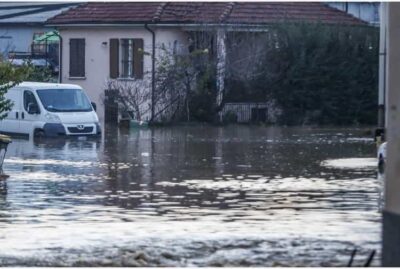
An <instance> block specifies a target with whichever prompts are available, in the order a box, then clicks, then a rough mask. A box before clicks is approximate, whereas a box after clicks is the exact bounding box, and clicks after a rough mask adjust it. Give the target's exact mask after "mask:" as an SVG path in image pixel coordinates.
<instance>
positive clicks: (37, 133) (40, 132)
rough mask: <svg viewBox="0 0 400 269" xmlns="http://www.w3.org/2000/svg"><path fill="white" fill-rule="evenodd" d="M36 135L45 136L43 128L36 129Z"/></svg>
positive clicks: (37, 136)
mask: <svg viewBox="0 0 400 269" xmlns="http://www.w3.org/2000/svg"><path fill="white" fill-rule="evenodd" d="M34 136H35V137H36V138H43V137H44V131H43V130H35V133H34Z"/></svg>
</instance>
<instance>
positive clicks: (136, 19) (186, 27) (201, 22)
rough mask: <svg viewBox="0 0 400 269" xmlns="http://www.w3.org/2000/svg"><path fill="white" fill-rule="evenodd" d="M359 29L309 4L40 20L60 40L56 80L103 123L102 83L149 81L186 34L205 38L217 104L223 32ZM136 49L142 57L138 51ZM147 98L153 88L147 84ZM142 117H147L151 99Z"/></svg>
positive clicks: (197, 5)
mask: <svg viewBox="0 0 400 269" xmlns="http://www.w3.org/2000/svg"><path fill="white" fill-rule="evenodd" d="M286 21H290V22H297V21H306V22H318V23H327V24H332V23H333V24H351V25H364V24H365V22H363V21H361V20H359V19H357V18H355V17H353V16H351V15H349V14H346V13H345V12H341V11H339V10H337V9H334V8H331V7H329V6H328V5H326V4H324V3H317V2H303V3H302V2H294V3H291V2H237V3H236V2H199V1H193V2H161V3H160V2H106V3H104V2H103V3H101V2H90V3H86V4H82V5H80V6H78V7H76V8H72V9H70V10H68V11H66V12H63V13H61V14H59V15H57V16H55V17H53V18H51V19H49V20H48V21H47V25H48V26H50V27H56V28H57V29H58V31H59V33H60V35H61V37H62V42H61V48H60V50H61V69H60V71H61V76H60V78H61V82H63V83H75V84H79V85H81V86H82V87H83V88H85V89H86V91H87V92H88V95H89V97H90V98H91V99H92V101H94V102H96V103H97V104H98V114H99V116H100V118H101V119H104V111H105V110H104V106H103V100H104V91H105V89H106V88H107V81H110V80H117V81H127V80H128V81H129V80H132V81H133V80H135V81H140V80H150V81H152V82H154V77H153V75H154V72H155V68H156V67H155V62H156V59H157V57H158V56H159V55H160V53H161V48H162V47H164V48H169V49H170V50H172V51H175V50H179V51H181V52H185V51H188V50H190V47H191V46H192V45H193V38H192V37H193V34H194V33H207V34H208V35H209V36H210V38H209V47H210V50H211V52H210V55H213V56H214V57H215V58H216V62H217V91H218V93H217V103H218V102H220V100H221V96H222V93H223V91H224V74H225V73H224V72H225V64H226V57H227V56H226V33H227V32H229V31H236V32H249V31H258V32H259V31H268V25H270V24H271V23H277V22H286ZM143 51H144V53H143ZM148 91H149V92H154V84H152V83H149V84H148ZM146 106H148V107H151V109H150V110H149V111H148V113H147V114H146V115H145V116H144V119H145V120H146V119H147V120H149V119H151V118H152V115H154V109H155V108H154V106H153V101H152V100H149V102H148V104H146Z"/></svg>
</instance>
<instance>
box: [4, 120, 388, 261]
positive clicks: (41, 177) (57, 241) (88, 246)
mask: <svg viewBox="0 0 400 269" xmlns="http://www.w3.org/2000/svg"><path fill="white" fill-rule="evenodd" d="M367 131H368V129H332V128H330V129H328V128H322V129H320V128H318V129H316V128H267V127H254V126H228V127H210V126H192V127H168V128H155V129H140V130H130V131H124V132H119V131H117V130H115V131H114V132H112V133H106V134H105V136H104V137H103V139H102V140H100V141H92V140H71V141H65V140H60V141H59V140H56V141H47V142H40V141H31V140H18V139H14V140H13V143H12V144H10V146H9V151H8V152H7V158H6V161H5V164H4V170H5V172H6V173H7V174H9V175H10V177H9V178H8V179H7V180H6V181H3V182H0V231H1V232H0V249H1V252H0V265H3V266H228V265H229V266H345V265H347V263H348V261H349V259H350V255H351V252H352V251H353V249H355V248H357V250H358V252H357V255H356V257H355V261H354V263H353V266H357V265H358V266H362V265H363V264H364V262H365V261H366V260H367V257H368V255H369V253H370V252H371V250H373V249H375V250H377V251H378V255H377V256H375V259H374V261H373V265H379V252H380V240H381V238H380V232H381V223H380V220H381V212H380V200H381V185H382V182H381V180H379V179H378V178H377V171H376V159H375V145H374V142H373V140H372V138H371V136H372V135H371V134H369V133H367Z"/></svg>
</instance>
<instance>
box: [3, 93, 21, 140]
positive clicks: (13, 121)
mask: <svg viewBox="0 0 400 269" xmlns="http://www.w3.org/2000/svg"><path fill="white" fill-rule="evenodd" d="M21 95H22V94H21V89H18V88H16V89H15V88H14V89H10V90H8V92H7V93H6V94H5V97H6V98H7V99H9V100H11V101H12V102H13V104H14V105H13V106H12V108H11V110H10V111H9V112H8V113H7V117H5V118H4V119H3V120H1V121H0V131H1V132H4V133H14V134H18V133H20V130H19V127H20V126H19V124H20V122H19V120H20V117H21V103H22V102H21V100H22V96H21Z"/></svg>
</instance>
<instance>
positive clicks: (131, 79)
mask: <svg viewBox="0 0 400 269" xmlns="http://www.w3.org/2000/svg"><path fill="white" fill-rule="evenodd" d="M117 80H121V81H124V80H126V81H135V80H138V79H137V78H117Z"/></svg>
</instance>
